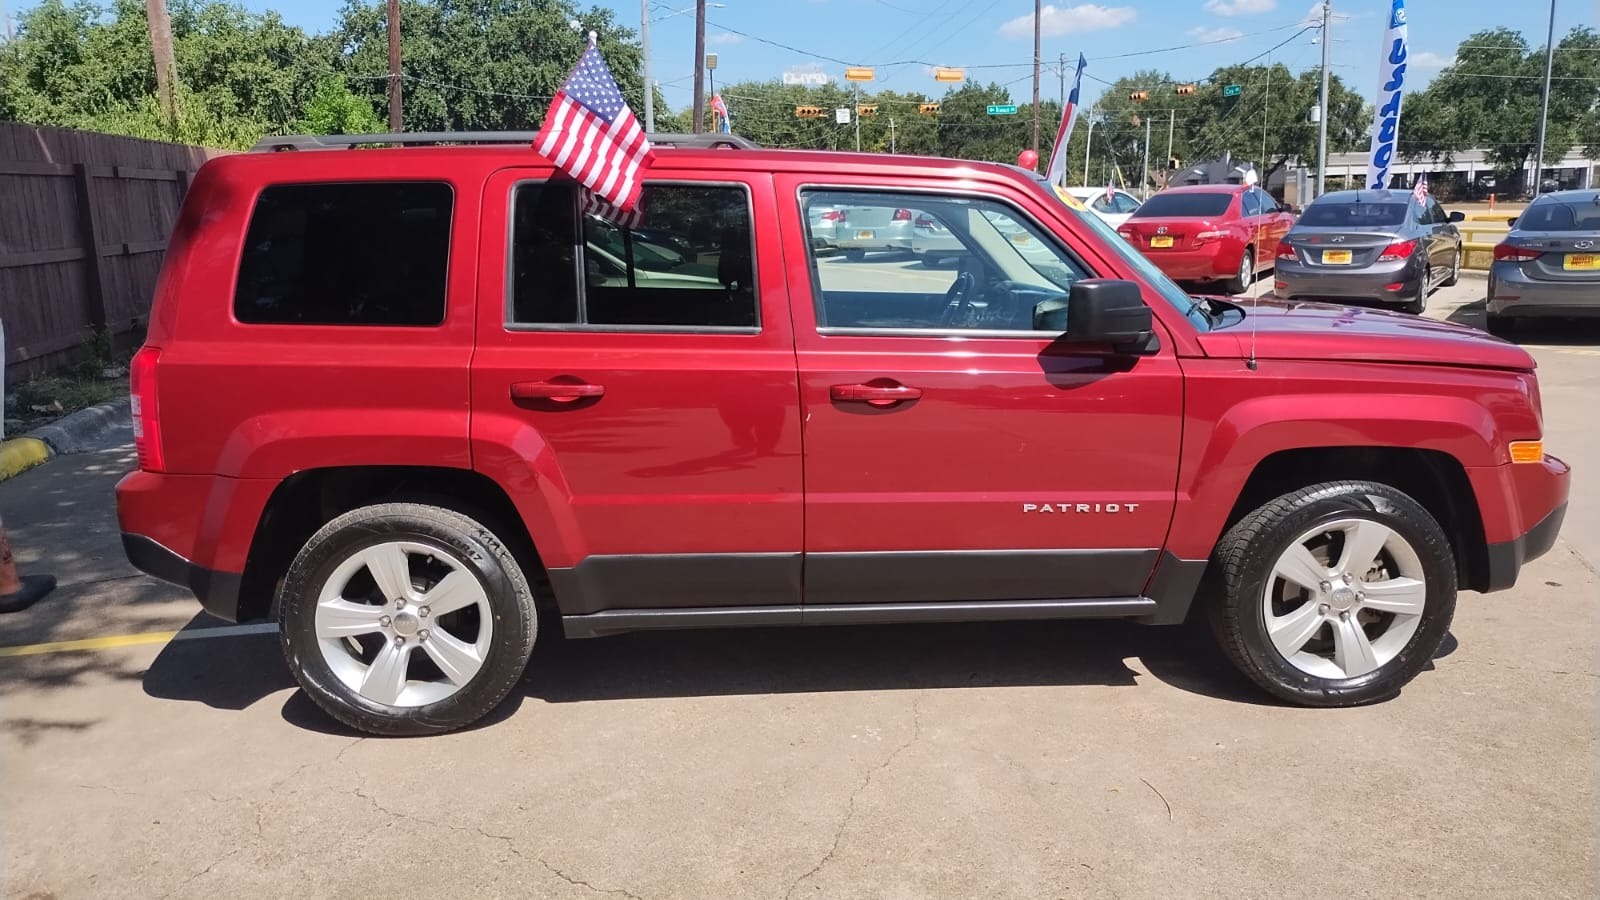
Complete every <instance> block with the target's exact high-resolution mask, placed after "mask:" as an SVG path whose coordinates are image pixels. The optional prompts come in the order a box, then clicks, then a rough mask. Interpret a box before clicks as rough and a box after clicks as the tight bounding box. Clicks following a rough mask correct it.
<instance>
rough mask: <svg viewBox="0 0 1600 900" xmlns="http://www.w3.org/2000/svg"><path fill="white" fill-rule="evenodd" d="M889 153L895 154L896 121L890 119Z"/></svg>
mask: <svg viewBox="0 0 1600 900" xmlns="http://www.w3.org/2000/svg"><path fill="white" fill-rule="evenodd" d="M889 152H890V153H893V152H894V119H893V118H892V117H891V118H890V119H889Z"/></svg>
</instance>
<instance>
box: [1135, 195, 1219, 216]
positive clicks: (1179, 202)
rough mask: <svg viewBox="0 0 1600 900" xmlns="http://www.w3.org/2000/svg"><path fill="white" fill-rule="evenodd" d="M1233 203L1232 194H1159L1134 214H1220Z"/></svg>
mask: <svg viewBox="0 0 1600 900" xmlns="http://www.w3.org/2000/svg"><path fill="white" fill-rule="evenodd" d="M1232 203H1233V195H1232V194H1157V195H1155V196H1154V197H1151V198H1150V199H1149V200H1146V201H1145V202H1144V205H1143V206H1141V207H1139V211H1138V212H1136V213H1134V214H1133V217H1134V218H1136V219H1160V218H1168V217H1186V216H1193V217H1198V216H1220V215H1222V214H1224V213H1226V212H1227V211H1228V206H1229V205H1230V204H1232Z"/></svg>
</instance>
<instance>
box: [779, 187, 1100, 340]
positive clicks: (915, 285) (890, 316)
mask: <svg viewBox="0 0 1600 900" xmlns="http://www.w3.org/2000/svg"><path fill="white" fill-rule="evenodd" d="M802 203H803V205H804V206H805V208H806V221H807V223H808V229H809V230H810V234H809V235H808V237H809V241H808V243H809V245H810V247H811V251H810V252H811V271H812V278H813V285H814V290H815V292H816V303H817V321H818V325H819V327H822V328H828V329H837V328H851V329H875V330H876V329H888V330H920V329H931V330H939V331H949V330H986V331H1032V330H1034V327H1033V321H1034V309H1035V307H1036V306H1038V305H1039V304H1040V303H1043V302H1045V301H1057V302H1059V301H1060V300H1061V299H1063V298H1065V296H1066V295H1067V294H1068V292H1069V291H1070V290H1071V288H1072V285H1073V283H1074V282H1076V281H1078V280H1079V279H1081V278H1084V277H1086V273H1087V269H1085V268H1084V267H1083V266H1082V265H1081V264H1080V263H1078V262H1077V261H1076V260H1075V259H1073V258H1072V257H1070V256H1068V255H1067V254H1066V253H1065V252H1063V251H1062V250H1061V249H1060V248H1059V247H1058V246H1057V245H1056V243H1055V241H1054V240H1052V239H1051V238H1050V237H1049V236H1047V234H1046V233H1045V232H1044V231H1043V229H1041V228H1040V227H1039V226H1038V225H1036V224H1034V223H1033V222H1032V221H1031V220H1029V219H1027V218H1026V217H1024V216H1023V215H1021V214H1020V213H1018V212H1016V211H1015V210H1013V209H1011V208H1010V207H1008V206H1005V205H1003V204H1000V203H997V202H994V201H991V200H982V199H976V198H969V197H953V196H937V195H925V194H915V195H912V194H906V195H897V194H874V193H865V192H844V191H810V192H807V193H806V194H804V195H803V197H802ZM819 209H827V210H830V211H832V212H834V213H835V215H834V216H833V217H832V218H828V219H825V218H823V217H820V216H817V215H814V214H813V213H814V211H815V210H819ZM1052 305H1055V304H1052Z"/></svg>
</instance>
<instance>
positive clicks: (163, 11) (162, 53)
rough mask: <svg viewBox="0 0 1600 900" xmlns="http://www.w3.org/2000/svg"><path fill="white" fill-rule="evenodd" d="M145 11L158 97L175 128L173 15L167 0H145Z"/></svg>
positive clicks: (176, 70) (175, 62) (175, 73)
mask: <svg viewBox="0 0 1600 900" xmlns="http://www.w3.org/2000/svg"><path fill="white" fill-rule="evenodd" d="M144 12H145V20H146V22H147V24H148V25H149V27H150V52H151V55H153V56H154V57H155V61H156V98H157V100H158V101H159V102H160V104H161V117H162V118H163V119H165V120H166V124H167V127H168V128H171V127H173V126H175V125H176V124H177V123H178V102H177V96H176V92H177V89H178V85H177V81H178V63H177V61H176V60H175V59H174V58H173V56H172V19H171V18H169V17H168V16H167V0H144ZM9 27H10V25H9V22H8V24H7V28H8V29H9Z"/></svg>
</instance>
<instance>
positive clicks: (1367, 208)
mask: <svg viewBox="0 0 1600 900" xmlns="http://www.w3.org/2000/svg"><path fill="white" fill-rule="evenodd" d="M1405 221H1406V204H1404V203H1322V202H1320V201H1319V202H1315V203H1312V204H1311V205H1310V206H1308V207H1306V208H1305V211H1304V212H1302V213H1301V214H1300V224H1301V225H1307V226H1310V227H1312V228H1372V227H1386V226H1393V225H1404V224H1405Z"/></svg>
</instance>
